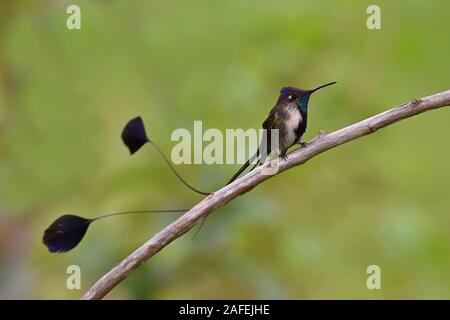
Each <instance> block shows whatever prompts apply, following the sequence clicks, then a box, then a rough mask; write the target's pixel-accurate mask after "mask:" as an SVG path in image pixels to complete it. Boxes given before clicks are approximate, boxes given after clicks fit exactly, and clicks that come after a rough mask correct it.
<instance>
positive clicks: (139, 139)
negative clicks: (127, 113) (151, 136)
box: [122, 117, 149, 154]
mask: <svg viewBox="0 0 450 320" xmlns="http://www.w3.org/2000/svg"><path fill="white" fill-rule="evenodd" d="M122 140H123V143H124V144H125V145H126V146H127V148H128V150H130V154H133V153H135V152H136V151H138V150H139V149H140V148H141V147H142V146H143V145H144V144H146V143H147V142H148V141H149V140H148V137H147V133H146V132H145V128H144V122H143V121H142V118H141V117H136V118H133V119H131V120H130V121H128V123H127V124H126V125H125V128H123V131H122Z"/></svg>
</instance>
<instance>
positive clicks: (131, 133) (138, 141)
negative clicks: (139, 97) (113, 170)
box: [122, 117, 211, 196]
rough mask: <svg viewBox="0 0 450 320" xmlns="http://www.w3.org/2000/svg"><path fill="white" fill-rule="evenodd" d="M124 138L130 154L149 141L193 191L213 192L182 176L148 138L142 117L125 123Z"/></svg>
mask: <svg viewBox="0 0 450 320" xmlns="http://www.w3.org/2000/svg"><path fill="white" fill-rule="evenodd" d="M122 140H123V142H124V143H125V145H126V146H127V148H128V150H130V154H133V153H135V152H136V151H138V150H139V149H140V148H141V147H142V146H143V145H144V144H146V143H147V142H148V143H150V144H152V145H153V147H155V149H156V151H158V153H159V154H160V155H161V157H162V158H163V159H164V161H166V163H167V165H168V166H169V168H170V170H172V172H173V173H174V174H175V176H176V177H177V178H178V179H179V180H180V181H181V183H183V184H184V185H185V186H186V187H188V188H189V189H191V190H192V191H194V192H197V193H199V194H202V195H206V196H207V195H210V194H211V193H210V192H205V191H201V190H199V189H197V188H194V187H193V186H192V185H191V184H189V183H188V182H187V181H186V180H184V179H183V177H181V175H180V174H179V173H178V171H177V170H176V169H175V168H174V166H173V165H172V163H171V162H170V160H169V158H167V156H166V155H165V154H164V152H163V151H162V150H161V148H160V147H159V146H158V145H157V144H156V143H154V142H153V141H152V140H150V139H149V138H148V136H147V133H146V131H145V127H144V122H143V121H142V118H141V117H136V118H133V119H131V120H130V121H128V123H127V124H126V125H125V128H124V129H123V131H122Z"/></svg>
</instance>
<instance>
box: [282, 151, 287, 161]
mask: <svg viewBox="0 0 450 320" xmlns="http://www.w3.org/2000/svg"><path fill="white" fill-rule="evenodd" d="M280 158H281V159H283V160H284V161H287V159H288V156H287V154H286V153H282V154H280Z"/></svg>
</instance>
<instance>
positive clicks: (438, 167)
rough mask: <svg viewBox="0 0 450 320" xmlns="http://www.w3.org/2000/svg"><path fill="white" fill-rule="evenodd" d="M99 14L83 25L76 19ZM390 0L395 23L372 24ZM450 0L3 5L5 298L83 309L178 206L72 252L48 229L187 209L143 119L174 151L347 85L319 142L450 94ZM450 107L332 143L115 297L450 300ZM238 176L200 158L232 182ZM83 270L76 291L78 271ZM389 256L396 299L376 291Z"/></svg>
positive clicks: (113, 229)
mask: <svg viewBox="0 0 450 320" xmlns="http://www.w3.org/2000/svg"><path fill="white" fill-rule="evenodd" d="M73 3H76V4H78V5H79V6H80V7H81V12H82V29H81V30H80V31H76V30H74V31H70V30H68V29H67V28H66V19H67V17H68V15H67V14H66V8H67V6H68V5H69V4H73ZM370 4H378V5H379V6H380V7H381V18H382V30H375V31H371V30H368V29H367V28H366V19H367V17H368V15H367V14H366V8H367V6H368V5H370ZM449 12H450V2H448V1H437V0H435V1H406V0H405V1H376V2H374V1H287V0H282V1H271V2H269V1H240V0H227V1H225V0H222V1H206V0H204V1H189V2H188V1H170V2H169V1H165V2H163V1H117V0H116V1H99V0H97V1H92V0H91V1H88V0H79V1H56V0H54V1H31V0H30V1H16V0H1V1H0V298H7V299H9V298H40V299H42V298H52V299H68V298H79V297H80V296H81V295H82V293H83V292H84V291H85V290H87V289H88V288H89V287H90V286H91V285H92V284H93V283H94V282H95V281H96V280H97V279H98V278H99V277H100V276H101V275H103V274H104V273H105V272H106V271H108V270H109V269H110V268H111V267H112V266H114V265H115V264H117V263H118V262H119V261H120V260H121V259H123V258H124V257H125V256H126V255H127V254H129V253H130V252H131V251H132V250H134V249H135V248H137V247H138V246H139V245H140V244H141V243H143V242H144V241H145V240H146V239H148V238H149V237H150V236H151V235H152V234H154V233H155V232H157V231H158V230H160V229H161V228H162V227H163V226H165V225H166V224H168V223H169V222H171V221H172V220H173V219H175V218H176V217H177V216H178V215H177V214H154V215H135V216H126V217H120V218H114V219H110V220H104V221H102V222H99V223H98V224H94V225H93V226H92V227H91V229H90V231H89V232H88V234H87V236H86V237H85V239H84V240H83V241H82V243H81V244H80V245H79V246H78V247H77V248H76V249H74V250H73V251H71V252H69V253H66V254H59V255H56V254H50V253H49V252H48V251H47V249H46V247H45V246H44V245H43V244H42V243H41V237H42V233H43V230H44V229H45V228H46V227H47V226H48V225H49V223H50V222H52V221H53V220H54V219H55V218H56V217H57V216H59V215H60V214H61V213H76V214H79V215H82V216H86V217H92V216H95V215H97V214H100V213H106V212H109V211H118V210H132V209H145V208H169V207H189V206H191V205H192V204H194V203H196V202H197V201H199V200H200V199H201V197H200V196H198V195H196V194H193V193H192V192H191V191H189V190H187V189H186V188H185V187H183V186H182V185H181V184H180V183H179V182H178V181H177V180H176V179H175V177H174V176H173V175H172V173H171V172H170V171H169V170H168V168H167V167H166V165H165V164H164V162H163V160H161V158H160V157H159V156H158V155H157V153H156V152H155V151H154V150H153V149H151V148H144V149H143V151H142V152H140V153H138V154H136V155H135V156H133V157H132V158H130V157H129V155H128V152H127V150H126V149H125V147H124V146H123V145H122V142H121V140H120V131H121V129H122V128H123V125H124V124H125V122H126V121H127V120H128V119H130V118H131V117H133V116H135V115H142V116H143V118H144V120H145V123H146V126H147V128H148V130H149V132H150V135H151V137H153V138H154V139H155V140H156V141H157V142H159V144H160V145H161V146H162V148H163V149H164V150H165V151H166V153H169V152H170V150H171V148H172V147H173V146H174V145H175V143H172V142H171V141H170V135H171V133H172V131H173V130H174V129H176V128H192V125H193V121H194V120H203V126H204V128H219V129H221V130H224V129H226V128H259V127H260V126H261V123H262V121H263V120H264V119H265V117H266V115H267V113H268V111H269V110H270V108H271V107H272V106H273V105H274V103H275V101H276V99H277V96H278V92H279V89H280V87H282V86H285V85H293V86H298V87H302V88H311V87H313V86H316V85H319V84H322V83H326V82H328V81H334V80H337V81H338V84H337V85H335V86H333V87H330V88H329V89H326V90H323V91H321V92H320V93H318V94H317V95H315V96H314V97H313V98H312V99H311V102H310V115H309V117H310V118H309V124H308V126H309V127H308V131H307V134H306V139H307V140H309V139H311V138H312V137H313V136H314V135H315V134H316V133H317V132H318V131H319V130H320V129H323V130H326V131H331V130H335V129H338V128H341V127H343V126H346V125H348V124H351V123H353V122H356V121H359V120H361V119H364V118H366V117H369V116H371V115H373V114H375V113H378V112H382V111H384V110H385V109H387V108H390V107H392V106H395V105H399V104H401V103H403V102H405V101H407V100H408V99H412V98H417V97H421V96H424V95H429V94H432V93H435V92H438V91H443V90H447V89H449V84H450V81H449V80H450V63H449V56H450V41H448V40H449V31H450V20H449V19H448V13H449ZM449 116H450V110H449V109H448V108H445V109H441V110H437V111H433V112H429V113H426V114H423V115H420V116H418V117H415V118H413V119H409V120H406V121H403V122H401V123H399V124H396V125H394V126H392V127H389V128H387V129H384V130H381V131H379V132H377V133H376V134H374V135H372V136H369V137H365V138H363V139H360V140H358V141H355V142H352V143H350V144H346V145H344V146H342V147H339V148H337V149H334V150H330V151H329V152H326V153H324V154H322V155H320V156H318V157H317V158H315V159H313V160H312V161H310V162H308V163H307V164H306V165H304V166H301V167H298V168H295V169H293V170H290V171H288V172H286V173H284V174H282V175H280V176H278V177H276V178H274V179H271V180H270V181H267V182H266V183H264V184H262V185H261V186H259V187H258V188H256V189H254V190H253V191H252V192H251V193H248V194H246V195H245V196H244V197H240V198H238V199H236V200H235V201H233V202H232V203H230V204H229V205H227V206H226V207H224V208H222V209H220V210H218V211H217V212H215V213H214V214H213V215H212V216H211V217H210V218H209V219H208V221H207V223H206V224H205V226H204V228H203V229H202V230H201V232H200V233H199V234H198V236H197V237H196V238H193V232H190V233H189V234H187V235H185V236H184V237H182V238H180V239H178V240H177V241H175V242H174V243H172V244H171V245H169V246H168V247H167V248H166V249H164V250H163V251H162V252H160V253H159V254H158V255H157V256H155V257H154V258H152V259H151V260H150V261H149V262H148V263H146V264H144V265H143V266H142V267H141V268H139V269H138V270H137V271H136V272H134V273H132V274H131V275H130V276H129V277H128V278H127V279H126V280H125V281H124V282H123V283H122V284H120V285H119V286H118V287H117V288H116V289H114V290H113V291H112V292H111V293H110V294H109V295H108V296H107V297H108V298H116V299H125V298H139V299H167V298H180V299H181V298H188V299H190V298H207V299H213V298H263V299H266V298H267V299H271V298H273V299H281V298H289V299H290V298H296V299H303V298H326V299H328V298H363V299H365V298H450V273H449V270H450V233H449V232H448V230H449V227H450V212H449V211H450V210H449V209H450V198H449V189H448V185H449V182H450V170H449V169H450V166H449V160H448V159H449V157H450V149H449V142H448V138H449V135H450V128H449V120H450V118H449ZM238 167H239V166H238V165H215V166H208V165H185V166H180V167H179V170H180V171H181V173H182V174H183V175H184V176H185V177H186V178H188V179H189V180H190V181H191V182H192V183H193V184H194V185H196V186H198V187H201V188H202V189H206V190H214V189H216V188H218V187H220V186H221V185H223V183H224V182H225V181H226V180H227V179H228V178H229V177H230V176H231V175H232V174H233V173H234V172H235V170H237V168H238ZM71 264H76V265H78V266H80V267H81V270H82V288H81V290H68V289H66V278H67V274H66V268H67V266H69V265H71ZM372 264H375V265H379V266H380V267H381V271H382V290H373V291H370V290H368V289H367V288H366V279H367V276H368V275H367V274H366V268H367V267H368V266H369V265H372Z"/></svg>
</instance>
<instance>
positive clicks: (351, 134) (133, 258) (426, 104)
mask: <svg viewBox="0 0 450 320" xmlns="http://www.w3.org/2000/svg"><path fill="white" fill-rule="evenodd" d="M448 105H450V90H447V91H444V92H440V93H437V94H434V95H431V96H428V97H424V98H421V99H414V100H412V101H410V102H407V103H405V104H403V105H401V106H399V107H396V108H394V109H390V110H388V111H385V112H383V113H380V114H377V115H376V116H373V117H371V118H368V119H366V120H363V121H360V122H358V123H355V124H353V125H351V126H348V127H345V128H343V129H340V130H337V131H334V132H331V133H319V134H318V135H317V136H316V137H315V138H313V140H312V141H311V142H310V143H308V145H307V147H306V148H299V149H297V150H295V151H293V152H291V153H289V158H288V159H287V161H281V162H280V164H279V173H281V172H283V171H286V170H288V169H290V168H292V167H295V166H298V165H301V164H303V163H305V162H306V161H308V160H309V159H311V158H313V157H314V156H316V155H318V154H320V153H322V152H324V151H326V150H329V149H331V148H334V147H336V146H339V145H341V144H344V143H347V142H349V141H352V140H354V139H357V138H360V137H363V136H365V135H368V134H371V133H374V132H375V131H377V130H378V129H381V128H384V127H386V126H388V125H391V124H393V123H395V122H397V121H400V120H403V119H406V118H409V117H412V116H415V115H418V114H420V113H422V112H425V111H428V110H433V109H437V108H441V107H444V106H448ZM268 165H269V164H268V163H266V164H265V165H263V166H260V167H258V168H256V169H255V170H253V171H252V172H250V173H248V174H247V175H245V176H243V177H242V178H240V179H238V180H236V181H234V182H233V183H231V184H229V185H227V186H225V187H223V188H222V189H220V190H218V191H216V192H214V193H213V194H211V195H209V196H208V197H206V198H205V199H203V200H202V201H201V202H199V203H198V204H197V205H195V206H194V207H193V208H192V209H191V210H189V211H188V212H186V213H185V214H184V215H182V216H181V217H180V218H178V219H177V220H176V221H174V222H172V223H171V224H169V225H168V226H166V227H165V228H164V229H163V230H161V231H160V232H158V233H157V234H155V235H154V236H153V237H152V238H151V239H150V240H148V241H147V242H145V243H144V244H143V245H142V246H140V247H139V248H138V249H137V250H135V251H134V252H133V253H131V254H130V255H129V256H128V257H126V258H125V259H124V260H123V261H122V262H120V263H119V264H118V265H117V266H115V267H114V268H113V269H112V270H111V271H109V272H108V273H106V274H105V275H104V276H103V277H102V278H101V279H100V280H98V281H97V282H96V283H95V284H94V285H93V286H92V288H90V289H89V290H88V291H87V292H86V293H85V294H84V296H83V297H82V299H87V300H91V299H101V298H103V297H104V296H105V295H106V294H107V293H108V292H110V291H111V290H112V289H113V288H114V287H116V286H117V285H118V284H119V283H120V282H122V281H123V280H124V279H125V278H126V277H127V276H128V275H129V274H130V273H131V272H132V271H133V270H135V269H136V268H138V267H139V266H140V265H141V264H143V263H144V262H145V261H147V260H148V259H150V258H151V257H152V256H154V255H155V254H156V253H158V252H159V251H160V250H162V249H163V248H164V247H165V246H167V245H168V244H169V243H171V242H172V241H174V240H175V239H177V238H179V237H181V236H182V235H183V234H185V233H186V232H188V231H189V230H190V229H191V228H192V227H193V226H194V225H195V224H196V223H197V222H199V221H200V220H202V219H203V218H206V217H207V216H208V215H209V214H210V213H211V212H213V211H214V210H216V209H217V208H219V207H222V206H223V205H225V204H227V203H228V202H230V201H231V200H233V199H234V198H236V197H238V196H240V195H242V194H244V193H246V192H248V191H250V190H251V189H253V188H254V187H256V186H257V185H258V184H260V183H262V182H263V181H265V180H267V179H270V178H271V177H273V176H271V175H262V174H261V170H262V169H263V167H265V166H268Z"/></svg>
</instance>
